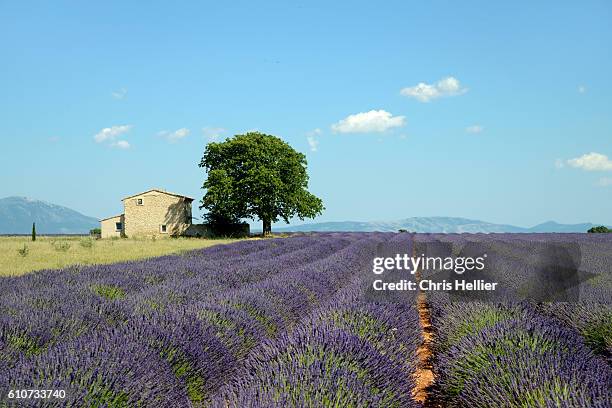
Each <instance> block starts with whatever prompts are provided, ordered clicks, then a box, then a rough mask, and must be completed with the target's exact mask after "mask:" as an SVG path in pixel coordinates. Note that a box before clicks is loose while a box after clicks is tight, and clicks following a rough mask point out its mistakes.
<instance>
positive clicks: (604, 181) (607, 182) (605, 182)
mask: <svg viewBox="0 0 612 408" xmlns="http://www.w3.org/2000/svg"><path fill="white" fill-rule="evenodd" d="M597 185H598V186H599V187H610V186H612V177H602V178H600V179H599V180H598V181H597Z"/></svg>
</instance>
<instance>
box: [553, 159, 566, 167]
mask: <svg viewBox="0 0 612 408" xmlns="http://www.w3.org/2000/svg"><path fill="white" fill-rule="evenodd" d="M564 167H565V163H564V162H563V160H561V159H557V160H555V168H557V169H562V168H564Z"/></svg>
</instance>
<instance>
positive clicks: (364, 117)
mask: <svg viewBox="0 0 612 408" xmlns="http://www.w3.org/2000/svg"><path fill="white" fill-rule="evenodd" d="M405 123H406V117H405V116H393V115H392V114H391V113H389V112H387V111H384V110H382V109H381V110H371V111H369V112H361V113H356V114H354V115H349V116H347V117H346V118H344V119H342V120H340V121H339V122H338V123H334V124H333V125H332V126H331V128H332V130H333V131H334V132H336V133H381V132H385V131H387V130H389V129H392V128H395V127H401V126H404V125H405Z"/></svg>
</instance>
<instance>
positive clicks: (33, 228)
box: [32, 222, 36, 241]
mask: <svg viewBox="0 0 612 408" xmlns="http://www.w3.org/2000/svg"><path fill="white" fill-rule="evenodd" d="M32 241H36V223H35V222H33V223H32Z"/></svg>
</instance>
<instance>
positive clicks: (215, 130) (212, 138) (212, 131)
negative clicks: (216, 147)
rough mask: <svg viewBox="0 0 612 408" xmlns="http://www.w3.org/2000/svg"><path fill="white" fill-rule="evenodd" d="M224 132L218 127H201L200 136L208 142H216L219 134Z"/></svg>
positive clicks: (219, 136)
mask: <svg viewBox="0 0 612 408" xmlns="http://www.w3.org/2000/svg"><path fill="white" fill-rule="evenodd" d="M224 132H225V129H223V128H220V127H203V128H202V134H203V135H204V137H205V138H206V139H208V141H209V142H216V141H217V140H219V139H220V138H221V134H222V133H224Z"/></svg>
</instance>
